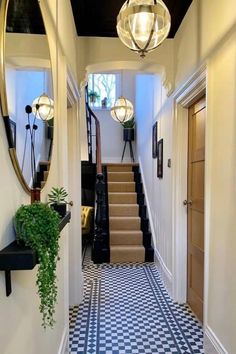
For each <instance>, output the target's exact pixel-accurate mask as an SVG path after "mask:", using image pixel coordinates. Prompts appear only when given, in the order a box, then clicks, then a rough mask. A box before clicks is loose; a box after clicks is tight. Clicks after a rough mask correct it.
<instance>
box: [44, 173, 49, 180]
mask: <svg viewBox="0 0 236 354" xmlns="http://www.w3.org/2000/svg"><path fill="white" fill-rule="evenodd" d="M48 174H49V171H44V172H43V179H44V181H46V179H47V178H48Z"/></svg>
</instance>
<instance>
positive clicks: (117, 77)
mask: <svg viewBox="0 0 236 354" xmlns="http://www.w3.org/2000/svg"><path fill="white" fill-rule="evenodd" d="M99 74H102V75H115V101H116V100H117V99H118V98H119V97H120V93H121V72H120V71H104V72H93V73H90V74H89V75H91V76H92V89H93V90H94V75H99ZM88 82H89V78H88ZM114 103H115V102H114ZM111 107H112V106H111ZM111 107H105V108H103V107H102V105H101V104H100V106H99V107H96V106H91V108H92V109H93V110H94V111H110V110H111Z"/></svg>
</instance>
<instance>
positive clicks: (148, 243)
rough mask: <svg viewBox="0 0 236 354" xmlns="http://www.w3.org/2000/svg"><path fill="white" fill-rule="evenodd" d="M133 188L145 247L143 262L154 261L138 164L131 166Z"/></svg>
mask: <svg viewBox="0 0 236 354" xmlns="http://www.w3.org/2000/svg"><path fill="white" fill-rule="evenodd" d="M133 172H134V181H135V190H136V193H137V203H138V205H139V216H140V218H141V230H142V232H143V246H144V248H145V262H153V261H154V250H153V247H152V245H151V240H152V234H151V232H150V231H149V220H148V218H147V216H146V213H147V207H146V205H144V193H143V184H142V178H141V173H140V171H139V166H133Z"/></svg>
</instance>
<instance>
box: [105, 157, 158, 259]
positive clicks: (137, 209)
mask: <svg viewBox="0 0 236 354" xmlns="http://www.w3.org/2000/svg"><path fill="white" fill-rule="evenodd" d="M106 170H107V185H108V187H107V188H108V205H109V231H110V262H111V263H122V262H145V261H146V262H151V261H153V249H152V246H151V233H150V232H149V230H148V219H147V218H146V206H145V205H144V195H143V193H142V183H141V176H140V173H139V168H138V165H137V164H108V165H107V167H106Z"/></svg>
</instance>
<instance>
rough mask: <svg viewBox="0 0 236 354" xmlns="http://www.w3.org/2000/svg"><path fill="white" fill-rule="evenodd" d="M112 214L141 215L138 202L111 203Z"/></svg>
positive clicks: (110, 213) (110, 211) (110, 212)
mask: <svg viewBox="0 0 236 354" xmlns="http://www.w3.org/2000/svg"><path fill="white" fill-rule="evenodd" d="M109 215H110V216H139V206H138V204H110V205H109Z"/></svg>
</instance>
